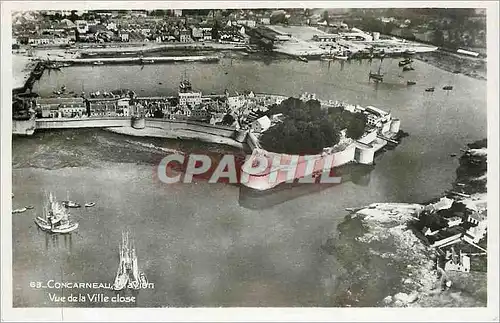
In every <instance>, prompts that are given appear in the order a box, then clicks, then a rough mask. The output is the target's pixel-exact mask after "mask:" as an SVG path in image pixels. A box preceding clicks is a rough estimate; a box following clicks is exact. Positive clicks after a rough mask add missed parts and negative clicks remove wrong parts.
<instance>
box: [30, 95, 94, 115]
mask: <svg viewBox="0 0 500 323" xmlns="http://www.w3.org/2000/svg"><path fill="white" fill-rule="evenodd" d="M36 109H37V110H38V111H39V112H41V117H42V118H62V117H65V118H67V117H74V116H83V115H85V114H87V110H86V105H85V101H84V99H83V98H80V97H77V98H38V99H37V100H36Z"/></svg>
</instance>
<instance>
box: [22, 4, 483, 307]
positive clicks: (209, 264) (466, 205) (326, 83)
mask: <svg viewBox="0 0 500 323" xmlns="http://www.w3.org/2000/svg"><path fill="white" fill-rule="evenodd" d="M12 33H13V34H12V73H13V74H12V188H13V189H12V226H13V227H12V234H13V241H14V242H19V243H16V244H14V245H13V272H14V274H13V287H14V288H13V304H14V307H57V306H60V304H58V301H55V300H56V299H58V298H57V297H59V294H61V295H64V294H67V293H68V289H67V288H65V287H64V286H59V287H60V288H56V289H55V290H53V291H51V293H52V292H55V293H56V294H57V293H59V294H57V297H56V296H54V295H52V294H51V295H49V294H50V293H47V290H44V289H43V288H41V289H33V288H29V280H30V279H31V280H33V279H34V278H33V277H35V278H36V279H35V280H37V281H48V280H51V279H55V278H57V280H61V281H65V282H74V283H75V284H76V286H80V287H78V291H79V292H81V293H82V294H84V293H86V292H88V290H89V288H93V287H89V286H87V285H85V284H83V285H79V282H84V281H85V282H86V281H91V282H96V283H97V284H100V285H99V286H101V287H102V288H101V290H99V293H102V295H100V296H99V297H92V298H89V297H87V298H85V297H83V298H82V301H81V302H79V303H74V304H65V306H78V307H96V306H97V307H231V306H235V307H248V306H258V307H295V306H313V307H485V306H486V301H487V297H486V295H487V288H486V286H487V255H488V253H487V190H486V184H487V177H486V172H487V140H486V139H485V138H486V137H487V134H486V122H487V119H486V110H487V108H486V92H487V91H486V84H487V83H486V13H485V9H474V8H472V9H470V8H461V9H453V8H450V9H444V8H442V9H439V8H437V9H410V8H400V9H382V8H377V9H303V8H294V9H284V8H277V9H270V8H263V9H210V10H209V9H196V10H195V9H182V10H181V9H172V10H167V9H161V10H160V9H158V10H43V11H22V12H21V11H19V12H13V13H12ZM173 154H177V155H181V156H186V159H185V160H184V162H180V163H177V164H176V165H174V166H172V165H170V166H168V167H167V168H166V171H167V172H174V173H175V174H180V176H181V177H182V178H184V179H185V178H186V177H188V174H189V171H190V167H194V168H195V169H196V168H197V167H198V172H195V174H196V175H195V176H194V179H193V175H192V174H189V177H190V178H192V179H193V180H192V181H191V182H189V181H183V182H179V183H175V184H168V183H165V182H164V181H162V179H161V178H163V177H164V176H163V177H162V176H161V174H159V172H162V171H163V172H164V171H165V169H161V167H160V166H159V165H162V161H163V160H164V158H165V157H167V156H169V155H173ZM198 155H204V156H208V157H209V159H208V160H211V161H212V162H214V161H215V164H217V163H219V164H220V163H221V161H222V160H225V159H224V158H225V156H231V157H235V159H233V160H236V172H237V174H236V178H237V180H236V182H235V183H232V182H227V181H213V180H212V179H211V178H213V177H214V173H217V171H214V168H216V167H210V168H209V167H208V166H207V168H206V170H205V171H199V169H200V167H201V166H200V167H199V166H196V165H197V164H196V163H191V162H189V156H198ZM262 161H265V164H266V165H267V166H266V167H263V168H262V169H261V168H259V167H260V166H262V165H261V164H262ZM276 161H279V163H278V165H277V164H276ZM311 161H312V162H311ZM199 162H201V159H200V160H199ZM195 164H196V165H195ZM190 165H191V166H190ZM202 166H203V165H202ZM215 166H216V165H215ZM201 168H203V167H201ZM256 169H259V170H258V171H256ZM290 169H293V172H290ZM191 170H192V168H191ZM325 174H326V175H328V174H330V175H331V176H333V177H332V178H336V179H338V181H336V182H330V183H325V182H324V181H322V180H321V179H322V178H323V179H324V177H325V176H326V175H325ZM241 178H245V179H246V181H243V180H241ZM306 178H312V182H310V183H305V182H304V181H303V180H304V179H306ZM209 179H210V180H209ZM146 237H147V238H146ZM95 241H100V244H99V245H96V244H95ZM81 263H85V264H86V266H85V268H77V267H78V266H77V264H81ZM61 275H62V278H61ZM113 296H114V297H116V299H117V300H120V299H121V300H123V301H121V302H120V301H117V302H107V301H105V300H104V299H106V297H113ZM61 297H62V296H61ZM96 303H97V304H96Z"/></svg>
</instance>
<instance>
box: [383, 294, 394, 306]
mask: <svg viewBox="0 0 500 323" xmlns="http://www.w3.org/2000/svg"><path fill="white" fill-rule="evenodd" d="M383 302H384V304H386V305H389V304H390V303H392V296H391V295H389V296H387V297H386V298H384V301H383Z"/></svg>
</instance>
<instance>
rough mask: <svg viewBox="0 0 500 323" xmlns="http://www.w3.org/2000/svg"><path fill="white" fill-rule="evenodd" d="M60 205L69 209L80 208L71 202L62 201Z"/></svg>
mask: <svg viewBox="0 0 500 323" xmlns="http://www.w3.org/2000/svg"><path fill="white" fill-rule="evenodd" d="M61 204H62V205H63V206H64V207H67V208H68V207H70V208H74V209H75V208H79V207H82V206H81V205H80V204H78V203H76V202H73V201H69V200H67V201H62V202H61Z"/></svg>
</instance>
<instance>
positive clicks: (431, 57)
mask: <svg viewBox="0 0 500 323" xmlns="http://www.w3.org/2000/svg"><path fill="white" fill-rule="evenodd" d="M415 59H418V60H419V61H422V62H425V63H427V64H429V65H432V66H434V67H436V68H439V69H441V70H443V71H447V72H450V73H454V74H461V75H465V76H468V77H471V78H473V79H476V80H483V81H487V62H486V61H481V60H479V59H475V60H476V62H474V59H472V58H466V57H460V56H458V55H452V54H450V53H446V52H440V51H436V52H432V53H427V54H425V55H421V54H417V55H415Z"/></svg>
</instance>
